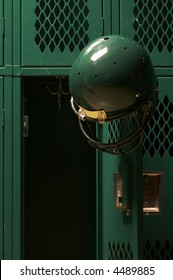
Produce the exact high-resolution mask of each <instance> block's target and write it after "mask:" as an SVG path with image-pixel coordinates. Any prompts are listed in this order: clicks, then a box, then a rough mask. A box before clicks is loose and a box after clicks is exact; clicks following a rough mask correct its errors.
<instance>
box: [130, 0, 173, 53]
mask: <svg viewBox="0 0 173 280" xmlns="http://www.w3.org/2000/svg"><path fill="white" fill-rule="evenodd" d="M134 1H135V7H134V10H133V13H134V16H135V18H136V20H135V21H134V25H133V26H134V29H135V31H136V34H135V36H134V39H135V40H136V41H138V42H139V43H141V44H142V45H143V46H144V47H147V48H148V49H149V51H150V52H152V50H153V49H154V47H156V48H157V49H158V51H159V52H162V50H163V48H167V50H168V52H171V51H172V49H173V32H172V26H173V16H172V14H173V5H172V0H164V1H163V0H155V1H153V0H146V1H143V0H134Z"/></svg>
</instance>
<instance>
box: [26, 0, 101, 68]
mask: <svg viewBox="0 0 173 280" xmlns="http://www.w3.org/2000/svg"><path fill="white" fill-rule="evenodd" d="M101 13H102V0H97V1H92V0H88V1H84V0H80V1H74V0H68V1H66V0H65V1H64V0H62V1H61V0H59V1H55V0H52V1H48V2H47V1H36V0H32V1H30V2H28V1H27V0H24V1H22V18H21V26H22V34H21V36H22V39H21V44H22V46H21V48H22V56H21V63H22V65H23V66H40V67H43V66H49V67H50V66H71V65H72V63H73V61H74V59H75V57H76V56H77V54H79V52H80V50H81V49H82V48H83V47H84V46H85V45H86V44H87V43H88V42H89V41H90V40H92V39H94V38H96V37H98V36H100V32H101V31H100V22H101V16H102V14H101Z"/></svg>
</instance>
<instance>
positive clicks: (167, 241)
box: [143, 71, 173, 260]
mask: <svg viewBox="0 0 173 280" xmlns="http://www.w3.org/2000/svg"><path fill="white" fill-rule="evenodd" d="M172 88H173V71H172V76H170V77H166V76H160V77H159V104H158V107H157V110H156V112H155V114H154V117H153V119H152V120H151V121H150V123H149V125H148V126H147V128H146V131H145V132H146V134H145V142H144V157H143V166H144V168H145V169H148V170H155V171H161V172H162V173H163V179H162V197H161V213H160V214H157V215H151V216H145V217H144V258H145V259H168V260H169V259H171V260H172V259H173V224H172V215H173V204H172V197H173V189H172V185H173V178H172V166H173V143H172V136H173V96H172Z"/></svg>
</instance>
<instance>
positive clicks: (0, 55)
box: [0, 0, 4, 67]
mask: <svg viewBox="0 0 173 280" xmlns="http://www.w3.org/2000/svg"><path fill="white" fill-rule="evenodd" d="M0 19H1V24H3V20H2V19H3V0H0ZM3 32H4V31H3V29H2V31H1V34H0V67H1V66H3V36H4V35H3Z"/></svg>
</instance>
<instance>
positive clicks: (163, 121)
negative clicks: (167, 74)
mask: <svg viewBox="0 0 173 280" xmlns="http://www.w3.org/2000/svg"><path fill="white" fill-rule="evenodd" d="M172 139H173V103H172V102H170V100H169V99H168V97H167V96H165V97H164V99H163V100H162V102H160V103H159V104H158V106H157V108H156V111H155V113H154V115H153V117H152V119H151V120H150V121H149V123H148V124H147V126H146V128H145V137H144V145H143V150H144V153H145V152H149V153H150V156H151V157H153V156H154V155H155V153H156V152H159V154H160V156H161V157H163V156H164V154H165V153H166V152H168V153H169V155H170V157H173V142H172Z"/></svg>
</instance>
